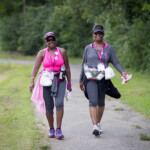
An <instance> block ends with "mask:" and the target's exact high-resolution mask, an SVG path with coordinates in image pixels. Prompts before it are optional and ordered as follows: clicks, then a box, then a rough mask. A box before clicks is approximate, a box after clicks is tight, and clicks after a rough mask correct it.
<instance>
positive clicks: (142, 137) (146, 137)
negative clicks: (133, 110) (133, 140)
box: [139, 134, 150, 141]
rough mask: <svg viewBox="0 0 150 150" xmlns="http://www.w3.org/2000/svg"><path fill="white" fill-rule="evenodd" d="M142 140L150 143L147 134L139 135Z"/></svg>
mask: <svg viewBox="0 0 150 150" xmlns="http://www.w3.org/2000/svg"><path fill="white" fill-rule="evenodd" d="M139 136H140V140H143V141H150V137H149V136H148V135H147V134H139Z"/></svg>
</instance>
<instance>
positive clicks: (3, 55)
mask: <svg viewBox="0 0 150 150" xmlns="http://www.w3.org/2000/svg"><path fill="white" fill-rule="evenodd" d="M0 58H7V59H17V60H35V58H36V56H23V55H22V54H20V53H18V52H13V53H12V52H8V51H6V52H4V51H1V50H0ZM69 62H70V64H81V63H82V58H74V57H69Z"/></svg>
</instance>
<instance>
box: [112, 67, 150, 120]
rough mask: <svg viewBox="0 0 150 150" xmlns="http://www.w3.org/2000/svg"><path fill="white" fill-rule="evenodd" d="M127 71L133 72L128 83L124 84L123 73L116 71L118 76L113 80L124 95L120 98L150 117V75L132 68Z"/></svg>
mask: <svg viewBox="0 0 150 150" xmlns="http://www.w3.org/2000/svg"><path fill="white" fill-rule="evenodd" d="M114 70H115V69H114ZM126 72H127V73H128V74H132V79H131V80H130V81H129V82H128V83H126V84H124V85H122V84H121V82H122V79H121V75H120V74H119V73H118V72H116V71H115V74H116V76H115V77H114V78H113V80H112V81H113V83H114V85H115V86H116V87H117V88H118V90H119V92H120V93H121V95H122V97H121V98H120V100H121V101H122V102H123V103H125V104H128V105H129V106H131V108H133V109H134V110H136V111H137V112H140V113H142V114H144V115H145V116H146V117H148V118H149V119H150V91H149V89H150V76H149V75H147V74H141V73H138V72H134V71H132V70H126Z"/></svg>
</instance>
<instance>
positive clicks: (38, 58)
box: [30, 50, 45, 92]
mask: <svg viewBox="0 0 150 150" xmlns="http://www.w3.org/2000/svg"><path fill="white" fill-rule="evenodd" d="M44 55H45V50H40V51H39V52H38V54H37V56H36V60H35V64H34V66H33V69H32V73H31V84H30V92H32V91H33V88H34V79H35V77H36V75H37V72H38V70H39V68H40V66H41V63H42V61H43V58H44Z"/></svg>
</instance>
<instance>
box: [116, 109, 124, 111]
mask: <svg viewBox="0 0 150 150" xmlns="http://www.w3.org/2000/svg"><path fill="white" fill-rule="evenodd" d="M123 110H124V109H123V108H115V111H123Z"/></svg>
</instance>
